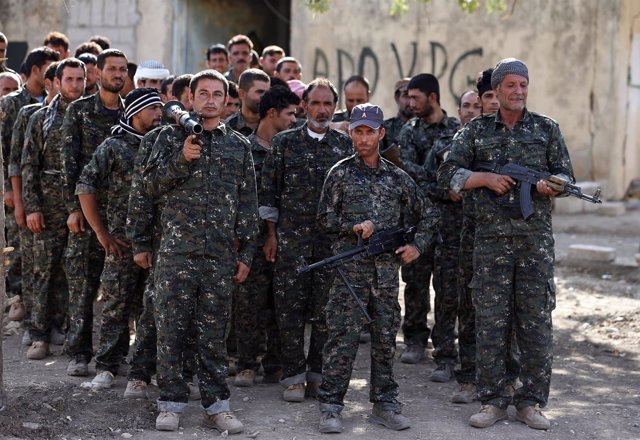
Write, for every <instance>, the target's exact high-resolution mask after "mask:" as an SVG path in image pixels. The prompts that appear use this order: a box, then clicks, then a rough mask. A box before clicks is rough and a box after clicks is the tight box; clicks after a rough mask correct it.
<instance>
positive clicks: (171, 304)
mask: <svg viewBox="0 0 640 440" xmlns="http://www.w3.org/2000/svg"><path fill="white" fill-rule="evenodd" d="M190 88H191V100H192V101H193V109H194V111H196V112H197V113H199V114H201V115H202V121H203V122H202V125H203V127H204V129H205V131H204V132H203V133H202V135H201V136H200V137H196V136H195V135H189V134H188V133H187V132H186V131H185V130H184V129H182V128H181V127H179V126H173V125H172V126H168V127H165V128H164V129H163V130H162V131H161V132H160V134H159V135H158V139H157V140H156V142H155V144H154V146H153V150H152V152H151V155H150V158H149V162H148V165H147V168H146V169H145V171H144V172H145V175H146V176H147V177H146V178H147V179H149V180H150V181H151V182H153V185H154V186H156V187H157V191H158V193H159V194H165V195H166V197H167V203H166V205H165V206H164V209H163V212H162V223H163V224H162V227H163V233H162V241H161V243H160V250H159V255H158V259H157V263H156V268H155V271H154V277H155V288H156V291H157V298H156V301H155V317H156V325H157V329H158V365H157V370H158V386H159V388H160V398H159V400H158V409H159V411H160V414H159V415H158V417H157V419H156V429H158V430H166V431H175V430H177V429H178V426H179V414H180V413H181V412H183V411H184V409H185V408H186V406H187V401H188V398H189V388H188V386H187V384H186V382H185V381H184V379H183V377H182V374H181V371H182V362H181V361H182V359H183V357H184V347H185V338H186V335H187V332H188V329H189V327H190V325H191V323H192V322H194V323H195V326H196V329H197V352H198V381H199V386H200V394H201V396H202V406H203V408H204V409H205V411H206V413H205V418H204V423H205V425H207V426H210V427H212V428H215V429H218V430H220V431H228V432H229V433H237V432H241V431H242V430H243V426H242V423H241V422H240V421H239V420H237V419H236V418H235V416H234V415H233V414H232V413H231V412H230V407H229V396H230V393H229V388H228V387H227V384H226V382H225V380H226V376H227V359H226V355H227V350H226V346H225V337H226V333H227V328H228V325H229V322H230V314H231V301H232V283H242V282H244V281H245V279H246V277H247V275H248V273H249V266H250V264H251V260H252V259H253V256H254V254H255V250H256V249H255V237H256V234H257V230H258V227H257V222H258V212H257V193H256V183H255V174H254V170H253V161H252V159H251V150H250V147H249V145H248V143H247V142H246V139H245V138H244V137H243V136H241V135H239V134H238V133H236V132H234V131H233V130H230V129H228V128H227V127H226V126H225V125H224V124H221V123H220V114H221V113H222V109H223V108H224V105H225V103H226V99H227V81H226V79H225V78H224V77H223V76H222V75H221V74H220V73H218V72H217V71H214V70H205V71H202V72H200V73H198V74H196V75H194V77H193V78H192V80H191V85H190ZM167 152H168V153H167ZM236 243H237V247H236V245H235V244H236ZM234 272H235V276H234Z"/></svg>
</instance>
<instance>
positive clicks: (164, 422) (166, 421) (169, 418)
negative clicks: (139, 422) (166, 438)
mask: <svg viewBox="0 0 640 440" xmlns="http://www.w3.org/2000/svg"><path fill="white" fill-rule="evenodd" d="M179 425H180V414H178V413H174V412H169V411H162V412H161V413H160V414H158V417H156V429H157V430H158V431H177V430H178V427H179Z"/></svg>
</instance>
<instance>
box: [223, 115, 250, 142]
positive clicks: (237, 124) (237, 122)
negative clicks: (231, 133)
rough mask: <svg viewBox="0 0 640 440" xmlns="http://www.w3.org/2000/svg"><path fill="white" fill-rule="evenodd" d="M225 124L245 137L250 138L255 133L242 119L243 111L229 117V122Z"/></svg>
mask: <svg viewBox="0 0 640 440" xmlns="http://www.w3.org/2000/svg"><path fill="white" fill-rule="evenodd" d="M224 123H225V125H226V126H227V127H229V128H230V129H232V130H235V131H237V132H238V133H240V134H241V135H243V136H249V135H250V134H251V133H253V129H252V128H251V127H248V126H247V123H246V122H245V121H244V118H243V117H242V110H240V111H239V112H236V113H234V114H232V115H231V116H229V117H228V118H227V120H226V121H224Z"/></svg>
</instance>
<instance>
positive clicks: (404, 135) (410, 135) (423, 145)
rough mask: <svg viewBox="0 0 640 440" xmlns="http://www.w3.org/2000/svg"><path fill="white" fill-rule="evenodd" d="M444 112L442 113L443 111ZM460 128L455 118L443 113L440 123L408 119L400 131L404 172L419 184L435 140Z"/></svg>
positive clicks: (423, 175)
mask: <svg viewBox="0 0 640 440" xmlns="http://www.w3.org/2000/svg"><path fill="white" fill-rule="evenodd" d="M443 112H444V111H443ZM459 128H460V123H459V122H458V120H457V119H456V118H450V117H448V116H447V113H446V112H444V116H443V117H442V119H441V120H440V122H438V123H436V124H427V123H426V122H425V121H424V120H423V119H421V118H413V119H410V120H409V121H408V122H407V123H406V124H405V125H404V126H403V127H402V129H401V130H400V135H399V140H398V143H399V144H400V159H401V160H402V166H403V168H404V170H405V171H406V172H407V173H408V174H409V175H410V176H411V177H412V178H413V180H415V181H416V182H419V181H420V180H423V179H425V171H424V163H425V160H427V155H428V154H429V150H431V146H432V145H433V143H434V142H435V141H436V139H438V138H440V137H442V136H443V135H445V134H447V133H451V134H453V133H455V132H456V131H458V129H459Z"/></svg>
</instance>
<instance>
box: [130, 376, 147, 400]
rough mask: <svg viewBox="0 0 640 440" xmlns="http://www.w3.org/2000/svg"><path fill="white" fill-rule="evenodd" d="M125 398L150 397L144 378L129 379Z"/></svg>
mask: <svg viewBox="0 0 640 440" xmlns="http://www.w3.org/2000/svg"><path fill="white" fill-rule="evenodd" d="M124 398H125V399H148V398H149V394H148V393H147V383H146V382H145V381H144V380H138V379H134V380H129V381H127V389H126V390H124Z"/></svg>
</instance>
